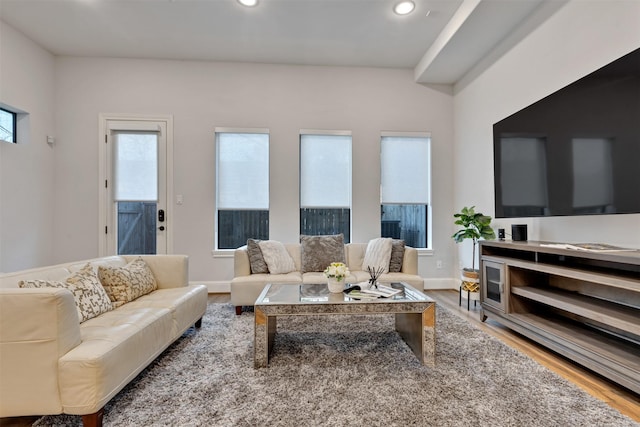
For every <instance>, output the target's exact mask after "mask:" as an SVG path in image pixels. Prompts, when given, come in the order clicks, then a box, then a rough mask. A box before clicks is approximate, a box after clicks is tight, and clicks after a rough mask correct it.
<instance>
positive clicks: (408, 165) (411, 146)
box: [380, 136, 431, 205]
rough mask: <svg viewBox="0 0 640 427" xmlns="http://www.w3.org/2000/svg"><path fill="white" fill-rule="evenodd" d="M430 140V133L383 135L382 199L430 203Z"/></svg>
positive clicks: (403, 202)
mask: <svg viewBox="0 0 640 427" xmlns="http://www.w3.org/2000/svg"><path fill="white" fill-rule="evenodd" d="M430 144H431V138H430V137H428V136H425V137H418V136H411V137H407V136H383V137H382V140H381V156H380V157H381V171H380V173H381V177H380V187H381V188H380V199H381V203H383V204H422V205H428V204H430V201H431V195H430V188H431V182H430V176H431V173H430V168H431V166H430V165H431V158H430V156H431V155H430V151H431V150H430Z"/></svg>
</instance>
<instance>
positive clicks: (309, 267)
mask: <svg viewBox="0 0 640 427" xmlns="http://www.w3.org/2000/svg"><path fill="white" fill-rule="evenodd" d="M300 246H301V248H300V255H301V258H302V259H301V261H302V272H303V273H306V272H309V271H321V272H322V271H324V269H325V268H327V266H329V264H331V263H332V262H344V263H346V259H345V256H344V236H343V235H342V234H336V235H331V236H305V235H302V236H300Z"/></svg>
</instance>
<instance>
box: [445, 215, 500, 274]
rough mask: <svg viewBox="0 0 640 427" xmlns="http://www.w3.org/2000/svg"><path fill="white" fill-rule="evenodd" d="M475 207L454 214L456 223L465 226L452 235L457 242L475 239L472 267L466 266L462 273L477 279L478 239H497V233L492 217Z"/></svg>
mask: <svg viewBox="0 0 640 427" xmlns="http://www.w3.org/2000/svg"><path fill="white" fill-rule="evenodd" d="M474 209H475V206H471V207H470V208H467V207H464V208H462V210H461V211H460V212H458V213H457V214H454V215H453V216H454V218H456V222H455V224H456V225H460V226H462V227H463V228H462V229H461V230H458V231H456V233H455V234H454V235H453V236H451V237H453V239H454V240H455V241H456V243H460V242H462V241H463V240H465V239H471V240H472V241H473V253H472V258H471V268H470V269H469V268H464V269H463V272H462V275H463V276H464V277H468V278H472V279H477V278H478V275H479V274H478V273H479V272H478V270H476V245H477V244H478V240H479V239H486V240H491V239H495V238H496V234H495V232H494V231H493V228H491V226H490V224H491V217H490V216H487V215H484V214H482V213H480V212H476V211H475V210H474Z"/></svg>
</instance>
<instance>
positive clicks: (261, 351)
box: [253, 306, 277, 368]
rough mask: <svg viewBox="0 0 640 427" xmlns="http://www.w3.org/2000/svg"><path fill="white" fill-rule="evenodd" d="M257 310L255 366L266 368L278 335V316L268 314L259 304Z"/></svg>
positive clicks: (254, 345) (255, 309) (254, 341)
mask: <svg viewBox="0 0 640 427" xmlns="http://www.w3.org/2000/svg"><path fill="white" fill-rule="evenodd" d="M254 312H255V330H254V331H255V332H254V333H255V335H254V340H253V367H254V368H266V367H267V366H268V365H269V354H270V353H271V349H273V341H274V339H275V336H276V322H277V320H276V316H268V315H267V314H265V313H264V312H263V311H262V310H261V309H260V308H258V307H257V306H256V307H255V308H254Z"/></svg>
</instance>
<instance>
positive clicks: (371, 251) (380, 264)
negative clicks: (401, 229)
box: [362, 237, 393, 273]
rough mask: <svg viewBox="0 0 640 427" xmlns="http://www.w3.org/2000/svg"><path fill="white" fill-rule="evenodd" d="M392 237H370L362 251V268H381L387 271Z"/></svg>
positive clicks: (384, 271)
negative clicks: (364, 250) (363, 251)
mask: <svg viewBox="0 0 640 427" xmlns="http://www.w3.org/2000/svg"><path fill="white" fill-rule="evenodd" d="M392 240H393V239H391V238H388V237H378V238H377V239H372V240H370V241H369V244H368V245H367V250H366V252H365V253H364V261H363V262H362V269H363V270H365V271H366V270H368V269H369V268H371V269H373V270H380V269H381V270H382V272H383V273H388V272H389V261H390V260H391V248H392V247H393V243H392V242H391V241H392Z"/></svg>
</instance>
